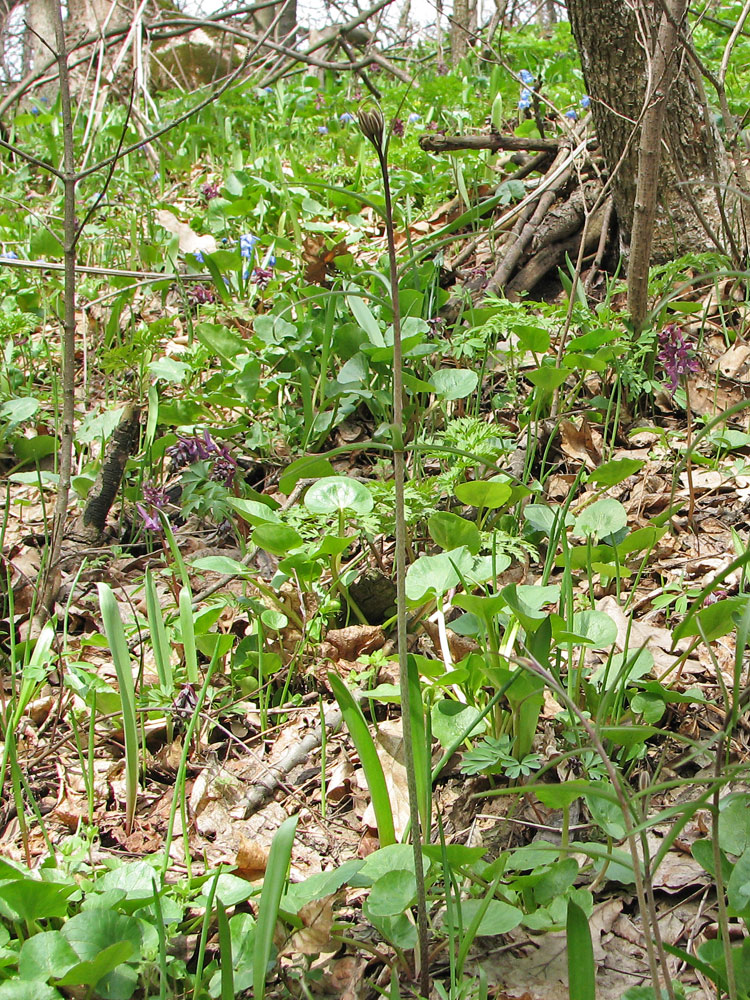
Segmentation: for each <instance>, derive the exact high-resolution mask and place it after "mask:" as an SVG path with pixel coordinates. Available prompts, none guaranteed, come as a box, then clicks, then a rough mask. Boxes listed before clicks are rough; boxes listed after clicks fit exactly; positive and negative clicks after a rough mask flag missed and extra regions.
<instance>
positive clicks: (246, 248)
mask: <svg viewBox="0 0 750 1000" xmlns="http://www.w3.org/2000/svg"><path fill="white" fill-rule="evenodd" d="M257 242H258V237H257V236H253V234H252V233H243V234H242V236H240V256H241V257H246V258H247V259H248V260H252V257H253V254H254V253H255V244H256V243H257Z"/></svg>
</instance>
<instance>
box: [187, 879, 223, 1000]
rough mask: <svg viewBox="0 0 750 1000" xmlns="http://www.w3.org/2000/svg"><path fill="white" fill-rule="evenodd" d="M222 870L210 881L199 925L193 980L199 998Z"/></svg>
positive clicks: (195, 992)
mask: <svg viewBox="0 0 750 1000" xmlns="http://www.w3.org/2000/svg"><path fill="white" fill-rule="evenodd" d="M221 872H222V868H221V865H219V867H218V868H217V869H216V874H215V875H214V877H213V878H212V879H211V886H210V888H209V890H208V899H207V900H206V908H205V910H204V911H203V921H202V923H201V936H200V940H199V942H198V958H197V960H196V963H195V979H194V980H193V982H194V984H195V985H194V995H195V996H196V997H199V996H200V995H201V993H202V992H203V990H202V989H201V980H202V979H203V963H204V962H205V959H206V945H207V944H208V931H209V928H210V927H211V914H212V913H213V911H214V898H215V896H216V889H217V887H218V885H219V877H220V875H221Z"/></svg>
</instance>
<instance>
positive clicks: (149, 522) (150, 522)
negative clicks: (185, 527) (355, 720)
mask: <svg viewBox="0 0 750 1000" xmlns="http://www.w3.org/2000/svg"><path fill="white" fill-rule="evenodd" d="M135 506H136V509H137V511H138V513H139V514H140V515H141V520H142V521H143V527H144V528H145V529H146V531H153V533H154V534H155V535H158V534H160V533H161V532H162V531H163V530H164V529H163V527H162V523H161V518H160V517H159V514H158V512H157V513H153V514H149V512H148V511H147V510H146V508H145V507H144V506H143V504H140V503H137V504H136V505H135Z"/></svg>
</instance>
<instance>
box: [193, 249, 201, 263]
mask: <svg viewBox="0 0 750 1000" xmlns="http://www.w3.org/2000/svg"><path fill="white" fill-rule="evenodd" d="M193 257H195V259H196V260H197V261H198V263H199V264H203V263H204V261H203V254H202V253H201V252H200V250H196V251H195V253H194V254H193Z"/></svg>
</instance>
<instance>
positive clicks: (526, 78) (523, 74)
mask: <svg viewBox="0 0 750 1000" xmlns="http://www.w3.org/2000/svg"><path fill="white" fill-rule="evenodd" d="M518 79H519V80H520V81H521V83H525V84H527V85H528V84H530V83H533V82H534V74H533V73H532V72H531V71H530V70H528V69H521V70H519V71H518Z"/></svg>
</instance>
